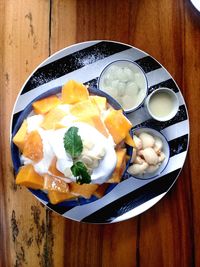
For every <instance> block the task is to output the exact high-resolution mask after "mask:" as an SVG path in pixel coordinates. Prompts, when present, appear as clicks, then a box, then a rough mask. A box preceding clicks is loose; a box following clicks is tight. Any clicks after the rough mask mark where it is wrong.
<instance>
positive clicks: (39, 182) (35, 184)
mask: <svg viewBox="0 0 200 267" xmlns="http://www.w3.org/2000/svg"><path fill="white" fill-rule="evenodd" d="M16 184H18V185H24V186H26V187H29V188H33V189H42V188H43V184H44V178H43V177H42V176H40V175H39V174H38V173H37V172H35V170H34V168H33V166H32V165H25V166H23V167H21V168H20V170H19V172H18V174H17V177H16Z"/></svg>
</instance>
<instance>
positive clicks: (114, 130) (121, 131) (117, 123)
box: [104, 109, 132, 145]
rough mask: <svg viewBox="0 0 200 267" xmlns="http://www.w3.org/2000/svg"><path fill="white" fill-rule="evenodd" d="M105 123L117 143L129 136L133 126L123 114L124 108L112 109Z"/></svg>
mask: <svg viewBox="0 0 200 267" xmlns="http://www.w3.org/2000/svg"><path fill="white" fill-rule="evenodd" d="M104 123H105V125H106V127H107V129H108V131H109V132H110V134H111V135H112V137H113V140H114V142H115V144H116V145H117V144H119V143H120V142H121V141H122V140H123V139H124V138H125V137H126V136H127V134H128V133H129V130H130V129H131V127H132V124H131V123H130V121H129V120H128V119H127V118H126V117H125V116H124V115H123V113H122V110H114V109H112V110H110V112H109V113H108V115H107V116H106V118H105V120H104Z"/></svg>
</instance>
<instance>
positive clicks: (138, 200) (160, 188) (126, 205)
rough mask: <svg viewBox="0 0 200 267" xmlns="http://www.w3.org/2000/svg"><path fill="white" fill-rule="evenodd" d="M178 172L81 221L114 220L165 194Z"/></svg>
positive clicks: (169, 174) (153, 182)
mask: <svg viewBox="0 0 200 267" xmlns="http://www.w3.org/2000/svg"><path fill="white" fill-rule="evenodd" d="M180 170H181V169H177V170H175V171H173V172H171V173H168V174H166V175H165V176H163V177H160V178H158V179H156V180H154V181H152V182H150V183H148V184H146V185H144V186H142V187H140V188H138V189H136V190H134V191H133V192H131V193H129V194H127V195H125V196H123V197H121V198H119V199H117V200H115V201H113V202H112V203H110V204H108V205H106V206H104V207H103V208H101V209H99V210H98V211H96V212H94V213H92V214H91V215H89V216H87V217H85V218H84V219H83V220H82V221H83V222H90V223H108V222H112V221H113V220H114V219H115V218H117V217H119V216H121V215H123V214H124V213H126V212H128V211H130V210H132V209H134V208H136V207H137V206H139V205H141V204H143V203H145V202H147V201H148V200H150V199H152V198H154V197H156V196H158V195H160V194H162V193H164V192H166V191H167V190H168V189H169V187H170V186H171V185H172V184H173V182H174V181H175V179H176V177H177V176H178V174H179V172H180Z"/></svg>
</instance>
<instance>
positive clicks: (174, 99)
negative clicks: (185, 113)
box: [145, 87, 179, 122]
mask: <svg viewBox="0 0 200 267" xmlns="http://www.w3.org/2000/svg"><path fill="white" fill-rule="evenodd" d="M161 93H165V94H167V95H169V96H170V99H171V102H172V109H171V110H170V112H169V113H168V114H166V115H164V116H158V115H156V114H154V113H153V112H152V110H151V108H150V102H151V100H152V99H153V97H154V96H156V95H158V96H159V94H161ZM145 108H146V110H147V112H148V113H149V115H150V116H151V117H152V118H153V119H155V120H157V121H162V122H164V121H169V120H171V119H172V118H173V117H174V116H175V115H176V113H177V112H178V109H179V100H178V97H177V95H176V93H174V91H172V90H171V89H169V88H166V87H163V88H159V89H156V90H155V91H153V92H152V93H151V94H150V95H149V96H148V97H147V98H146V100H145ZM163 108H165V107H164V106H163Z"/></svg>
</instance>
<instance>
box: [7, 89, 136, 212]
mask: <svg viewBox="0 0 200 267" xmlns="http://www.w3.org/2000/svg"><path fill="white" fill-rule="evenodd" d="M61 89H62V87H61V86H59V87H55V88H52V89H50V90H48V91H46V92H45V93H42V94H41V95H39V96H38V97H36V98H35V99H34V100H32V101H31V102H30V103H29V104H28V105H27V106H26V108H25V109H24V110H23V111H22V113H21V114H20V116H19V118H18V120H17V123H16V124H15V127H14V130H13V133H12V138H11V157H12V162H13V167H14V172H15V174H16V173H17V172H18V171H19V168H20V167H21V161H20V151H19V149H18V147H17V146H16V145H15V144H14V143H13V141H12V139H13V137H14V136H15V134H16V133H17V131H18V130H19V128H20V126H21V124H22V123H23V121H24V119H25V118H27V117H28V116H29V114H31V112H32V110H33V108H32V103H34V102H35V101H37V100H40V99H43V98H45V97H48V96H51V95H59V94H60V93H61ZM88 91H89V93H90V94H92V95H98V96H103V97H106V99H107V101H108V103H109V104H110V105H111V106H112V107H113V108H114V109H116V110H119V109H122V108H121V106H120V105H119V103H118V102H117V101H115V99H113V98H112V97H111V96H110V95H108V94H106V93H104V92H102V91H100V90H98V89H96V88H92V87H89V88H88ZM123 113H124V112H123ZM124 115H125V116H126V114H125V113H124ZM130 134H131V131H130ZM126 148H127V155H128V156H129V158H131V156H132V147H130V146H128V145H126ZM129 164H130V159H129V160H128V161H127V164H126V168H125V171H124V173H123V174H122V178H123V176H124V175H125V173H126V170H127V168H128V166H129ZM115 185H116V184H110V185H109V187H108V189H107V190H106V193H107V192H109V191H110V190H112V188H113V187H114V186H115ZM29 190H30V191H31V192H32V193H33V194H34V195H35V196H36V197H37V198H38V199H40V200H41V199H42V200H44V201H46V202H48V197H47V195H46V193H45V192H43V190H35V189H29ZM106 193H105V194H106ZM95 200H97V198H96V197H95V196H92V197H91V198H90V199H85V198H81V197H79V198H78V199H77V200H66V201H64V202H62V203H59V204H56V206H59V207H60V206H63V205H64V206H67V207H69V206H70V207H72V206H73V207H74V206H77V205H80V203H81V204H86V203H90V202H93V201H95Z"/></svg>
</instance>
